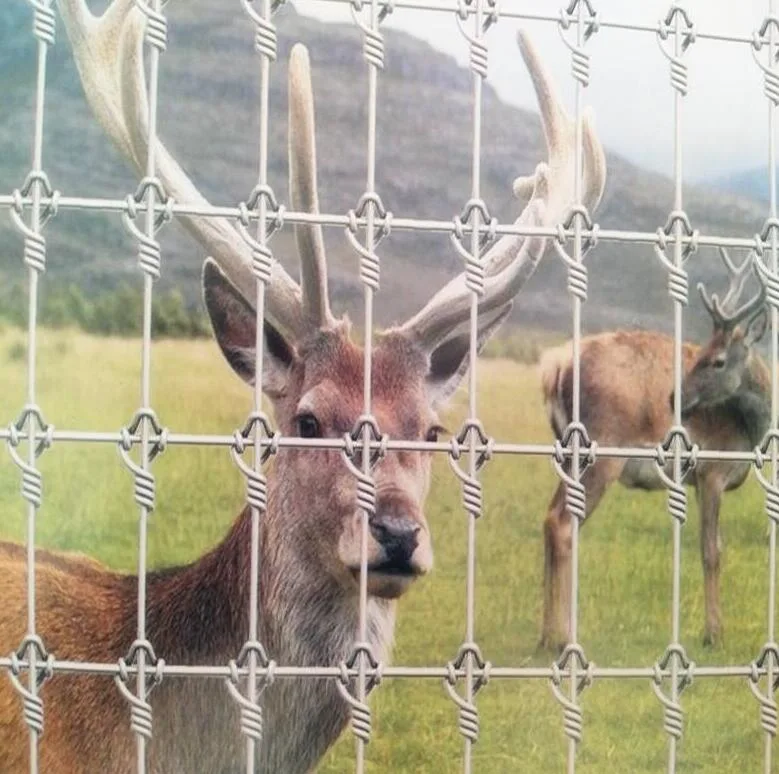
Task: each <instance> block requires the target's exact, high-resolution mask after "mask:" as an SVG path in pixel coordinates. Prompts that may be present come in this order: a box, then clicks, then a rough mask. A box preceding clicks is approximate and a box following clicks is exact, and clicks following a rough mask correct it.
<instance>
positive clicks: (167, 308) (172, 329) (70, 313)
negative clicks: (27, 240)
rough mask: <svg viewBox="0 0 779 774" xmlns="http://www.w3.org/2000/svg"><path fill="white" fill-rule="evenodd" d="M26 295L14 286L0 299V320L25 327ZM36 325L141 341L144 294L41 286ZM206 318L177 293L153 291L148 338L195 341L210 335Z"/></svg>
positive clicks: (125, 288)
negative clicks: (150, 333)
mask: <svg viewBox="0 0 779 774" xmlns="http://www.w3.org/2000/svg"><path fill="white" fill-rule="evenodd" d="M27 319H28V292H27V288H26V287H25V286H22V285H20V284H15V285H12V286H10V287H6V288H5V289H4V291H3V292H2V293H0V320H2V321H3V322H5V323H7V324H10V325H14V326H19V327H26V326H27ZM38 323H39V324H40V325H45V326H48V327H50V328H71V327H72V328H79V329H81V330H83V331H86V332H87V333H93V334H97V335H102V336H136V335H138V336H139V335H141V332H142V326H143V292H142V291H141V289H140V288H138V287H133V286H130V285H127V284H122V285H119V286H118V287H116V288H114V289H111V290H108V289H106V290H101V291H100V292H98V293H97V294H94V295H88V294H85V293H84V291H83V290H82V289H81V288H80V287H78V286H77V285H73V284H69V285H58V284H52V283H42V285H41V286H40V289H39V298H38ZM210 330H211V329H210V325H209V322H208V318H207V317H206V315H205V312H204V311H202V310H200V309H199V308H192V307H189V306H187V303H186V301H185V300H184V297H183V296H182V294H181V292H180V291H178V290H176V289H173V290H167V291H159V290H156V289H155V291H154V293H153V294H152V335H153V336H155V337H170V338H197V337H202V336H208V335H209V334H210Z"/></svg>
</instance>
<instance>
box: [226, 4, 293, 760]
mask: <svg viewBox="0 0 779 774" xmlns="http://www.w3.org/2000/svg"><path fill="white" fill-rule="evenodd" d="M250 2H251V0H245V1H244V2H243V6H244V9H245V11H246V12H247V14H248V15H249V18H250V19H251V20H252V21H253V22H254V24H255V27H256V37H255V50H256V52H257V54H258V55H259V58H260V61H259V79H260V105H259V114H260V115H259V121H260V125H259V137H258V144H257V154H258V161H257V184H256V186H255V188H254V191H253V192H252V196H251V200H250V201H251V204H252V205H254V206H256V207H257V210H258V213H257V214H258V219H257V229H256V238H255V239H256V241H255V242H254V243H253V244H252V256H253V265H252V270H253V273H254V276H255V307H256V309H255V320H256V325H255V327H256V337H255V353H256V354H255V378H254V390H253V405H252V414H251V416H250V417H249V419H248V421H247V423H246V426H245V432H246V433H247V434H248V433H250V432H251V433H252V435H253V440H254V447H253V453H252V467H251V470H250V471H247V475H248V476H249V480H248V482H247V500H248V503H249V508H250V514H251V545H250V549H249V550H250V560H249V562H250V566H249V610H248V618H249V634H248V640H247V642H246V644H245V646H244V648H243V651H242V654H241V655H240V656H239V662H243V661H244V660H248V667H249V674H248V676H247V696H246V701H243V700H239V703H240V707H241V730H242V731H243V733H244V735H245V737H246V740H245V749H246V774H254V772H256V771H257V760H258V758H259V745H260V744H261V743H262V730H263V720H262V710H261V708H260V707H259V706H258V704H257V701H258V692H259V689H258V678H257V670H258V667H259V666H263V667H266V666H268V660H267V657H266V655H265V650H264V648H263V646H262V643H261V642H260V639H259V611H260V603H259V595H260V569H261V568H260V556H261V553H260V540H261V533H260V519H261V517H262V515H263V513H264V511H265V508H266V507H267V499H266V498H267V493H266V480H265V475H264V473H263V472H262V466H263V463H264V461H265V454H264V452H263V448H262V445H261V441H262V440H263V435H264V434H268V433H269V428H270V425H269V423H268V421H267V419H266V417H265V414H264V413H263V405H262V400H263V399H262V388H263V359H264V347H265V333H264V331H265V291H266V284H267V281H268V278H269V276H270V270H271V261H272V254H271V252H270V250H269V249H268V246H267V240H268V205H269V204H271V205H272V204H273V203H274V202H275V197H274V196H273V194H272V191H271V189H270V188H269V186H268V119H269V111H270V71H271V64H272V62H273V61H275V59H276V49H277V42H276V29H275V26H274V25H273V23H272V21H271V14H272V5H271V0H261V3H260V11H259V13H258V12H257V11H256V10H255V9H254V8H253V7H252V5H251V4H250ZM290 163H292V162H291V160H290ZM245 225H246V226H248V222H247V223H246V224H245ZM234 690H235V691H237V687H234ZM236 698H238V697H237V695H236Z"/></svg>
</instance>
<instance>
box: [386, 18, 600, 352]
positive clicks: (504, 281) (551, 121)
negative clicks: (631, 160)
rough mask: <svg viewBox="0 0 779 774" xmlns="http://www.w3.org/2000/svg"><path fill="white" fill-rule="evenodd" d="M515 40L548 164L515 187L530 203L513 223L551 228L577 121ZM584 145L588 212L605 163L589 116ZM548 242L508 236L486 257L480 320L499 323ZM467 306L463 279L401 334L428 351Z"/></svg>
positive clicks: (570, 166) (525, 45) (562, 204)
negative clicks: (535, 105)
mask: <svg viewBox="0 0 779 774" xmlns="http://www.w3.org/2000/svg"><path fill="white" fill-rule="evenodd" d="M518 42H519V49H520V52H521V53H522V57H523V59H524V60H525V64H526V65H527V68H528V70H529V72H530V76H531V79H532V82H533V87H534V89H535V92H536V97H537V98H538V103H539V106H540V111H541V123H542V127H543V130H544V136H545V138H546V145H547V148H548V152H549V158H548V163H541V164H539V165H538V166H537V167H536V171H535V174H533V175H532V176H530V177H520V178H517V180H516V181H515V182H514V193H515V195H516V196H517V197H518V198H520V199H523V198H527V197H528V196H529V199H530V200H529V202H528V203H527V205H526V206H525V208H524V210H523V211H522V213H521V214H520V216H519V218H517V220H516V221H515V225H520V226H537V227H542V226H550V225H556V224H557V223H559V222H561V221H562V219H563V218H564V217H565V216H566V214H567V213H568V212H569V211H570V207H571V206H572V205H573V204H574V203H575V196H574V181H575V180H576V168H575V167H576V164H575V162H576V152H575V148H576V123H575V121H573V120H571V118H570V117H569V116H568V114H567V113H566V111H565V110H564V109H563V107H562V103H561V102H560V100H559V98H558V96H557V94H556V92H555V89H554V87H553V84H552V81H551V79H550V77H549V74H548V73H547V72H546V70H545V68H544V66H543V64H542V63H541V60H540V58H539V56H538V54H537V52H536V50H535V47H534V45H533V44H532V42H531V40H530V38H528V37H527V35H526V34H525V33H524V32H520V33H519V36H518ZM582 139H583V142H582V173H583V175H582V183H583V185H582V204H583V205H584V206H585V207H587V208H588V210H590V211H593V210H594V209H595V208H596V207H597V206H598V203H599V202H600V199H601V196H602V195H603V188H604V186H605V182H606V159H605V155H604V153H603V148H602V146H601V144H600V141H599V140H598V138H597V135H596V133H595V129H594V121H593V116H592V113H591V112H590V111H585V113H584V115H583V116H582ZM546 244H547V240H546V238H545V237H540V236H530V237H524V236H516V235H507V236H504V237H503V238H502V239H500V240H499V241H498V242H497V243H496V244H495V245H493V247H492V248H491V249H490V250H489V251H488V252H487V253H486V254H485V255H484V257H483V259H482V264H483V266H484V273H485V286H484V293H483V294H482V297H481V299H480V302H479V316H480V318H481V319H482V320H484V319H485V317H487V318H488V319H489V318H491V319H494V318H497V317H498V316H500V314H502V313H505V312H507V311H508V306H509V305H510V304H511V303H512V302H513V300H514V297H515V296H516V294H517V293H518V292H519V290H520V289H521V288H522V286H523V285H524V284H525V282H526V281H527V280H528V279H529V278H530V276H531V275H532V274H533V272H534V271H535V268H536V266H537V265H538V263H539V261H540V260H541V257H542V256H543V254H544V251H545V249H546ZM470 304H471V296H470V291H469V289H468V287H467V283H466V281H465V276H464V275H460V276H459V277H456V278H455V279H454V280H452V281H451V282H450V283H449V284H448V285H446V286H445V287H444V288H443V289H442V290H440V291H439V292H438V293H437V294H436V295H435V296H434V297H433V298H432V299H431V300H430V301H429V302H428V304H427V305H426V306H425V307H424V308H423V309H422V310H421V311H420V312H418V313H417V314H416V315H415V316H414V317H412V318H411V319H410V320H408V321H407V322H406V323H404V324H403V326H401V330H403V331H405V332H407V333H409V334H410V335H411V336H413V337H414V338H416V339H417V340H418V341H419V342H420V343H421V344H422V345H423V347H426V348H428V349H429V348H431V347H434V346H435V345H436V343H438V342H440V341H441V338H442V337H446V336H447V335H448V334H450V333H451V332H452V331H453V330H454V329H455V328H456V327H457V326H459V325H461V324H463V323H465V322H466V321H467V320H468V317H469V314H470Z"/></svg>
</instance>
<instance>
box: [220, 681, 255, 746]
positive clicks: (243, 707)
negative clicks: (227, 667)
mask: <svg viewBox="0 0 779 774" xmlns="http://www.w3.org/2000/svg"><path fill="white" fill-rule="evenodd" d="M225 684H226V686H227V690H228V692H229V694H230V696H231V697H232V698H233V700H234V701H235V702H236V703H237V704H238V707H239V710H240V723H241V733H242V734H243V735H244V736H247V737H249V739H254V741H255V742H259V741H260V740H261V739H262V731H263V717H262V707H261V706H260V705H259V704H257V703H256V702H253V701H250V700H249V699H247V698H246V697H245V696H244V695H243V694H242V693H241V692H240V691H239V690H238V686H237V685H235V683H233V682H232V681H231V680H229V679H228V680H226V681H225Z"/></svg>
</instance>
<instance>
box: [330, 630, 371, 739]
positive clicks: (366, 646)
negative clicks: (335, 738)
mask: <svg viewBox="0 0 779 774" xmlns="http://www.w3.org/2000/svg"><path fill="white" fill-rule="evenodd" d="M358 661H365V662H367V668H368V669H369V670H370V676H369V679H368V682H367V683H366V686H365V690H366V693H368V692H370V691H372V690H373V689H374V688H375V687H376V686H377V685H378V684H379V683H380V682H381V664H379V662H378V661H376V658H375V656H374V655H373V650H372V649H371V646H370V643H368V642H356V643H355V644H354V648H353V649H352V652H351V654H350V655H349V658H348V659H346V660H345V661H342V662H341V663H340V665H339V667H340V674H339V675H338V681H337V682H336V687H337V688H338V692H339V693H340V694H341V697H342V698H343V699H344V701H345V702H346V703H347V704H348V705H349V709H350V710H351V715H352V733H353V734H354V735H355V736H356V737H357V738H358V739H361V740H362V741H363V742H365V744H368V743H369V742H370V740H371V733H372V721H371V710H370V707H369V706H368V705H367V704H366V703H365V702H364V701H360V700H359V699H358V698H357V697H356V696H354V694H352V692H351V691H350V690H349V687H350V684H351V683H352V676H351V673H352V672H353V671H354V670H355V668H357V666H358Z"/></svg>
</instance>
